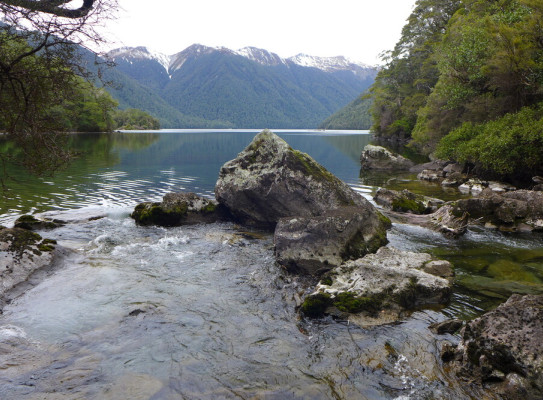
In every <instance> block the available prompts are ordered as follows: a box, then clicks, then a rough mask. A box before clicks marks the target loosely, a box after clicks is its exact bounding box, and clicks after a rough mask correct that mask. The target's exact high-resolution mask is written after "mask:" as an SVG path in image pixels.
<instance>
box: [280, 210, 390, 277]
mask: <svg viewBox="0 0 543 400" xmlns="http://www.w3.org/2000/svg"><path fill="white" fill-rule="evenodd" d="M389 227H390V221H389V220H388V219H387V218H386V217H384V216H383V215H381V214H380V213H378V212H375V211H374V210H373V209H371V208H369V207H360V206H351V207H342V208H340V209H336V210H329V211H326V212H324V213H323V214H322V215H320V216H317V217H292V218H282V219H280V220H279V223H278V224H277V227H276V228H275V235H274V243H275V255H276V257H277V261H278V263H279V264H281V265H282V266H284V267H285V268H286V269H287V270H289V271H290V272H294V273H302V274H308V275H319V274H322V273H323V272H325V271H328V270H329V269H331V268H333V267H337V266H339V265H341V264H342V263H343V262H344V261H346V260H353V259H357V258H359V257H362V256H364V255H366V254H368V253H374V252H375V251H377V249H379V248H380V247H381V246H384V245H385V244H387V238H386V229H388V228H389Z"/></svg>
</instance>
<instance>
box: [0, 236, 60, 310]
mask: <svg viewBox="0 0 543 400" xmlns="http://www.w3.org/2000/svg"><path fill="white" fill-rule="evenodd" d="M55 245H56V242H55V241H54V240H50V239H43V238H42V237H41V236H40V235H38V234H37V233H35V232H31V231H29V230H26V229H21V228H12V229H9V228H4V227H0V309H1V307H2V306H3V303H4V301H5V297H6V294H7V293H8V292H9V291H10V290H11V289H13V288H15V287H16V286H17V285H19V284H21V283H23V282H25V281H26V280H27V279H28V278H29V277H30V276H31V275H32V274H33V273H34V272H35V271H36V270H38V269H41V268H45V267H48V266H50V265H51V264H52V261H53V258H54V251H55Z"/></svg>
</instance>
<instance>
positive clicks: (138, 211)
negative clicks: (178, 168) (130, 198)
mask: <svg viewBox="0 0 543 400" xmlns="http://www.w3.org/2000/svg"><path fill="white" fill-rule="evenodd" d="M225 214H226V213H225V211H224V210H223V209H222V208H221V207H219V205H218V204H217V202H216V201H214V200H210V199H206V198H204V197H200V196H197V195H196V194H194V193H167V194H165V195H164V197H163V198H162V202H156V203H153V202H145V203H140V204H138V205H137V206H136V208H135V209H134V212H133V213H132V214H131V217H132V218H133V219H134V220H135V221H136V223H137V224H138V225H159V226H179V225H190V224H199V223H210V222H216V221H218V220H221V219H224V218H225Z"/></svg>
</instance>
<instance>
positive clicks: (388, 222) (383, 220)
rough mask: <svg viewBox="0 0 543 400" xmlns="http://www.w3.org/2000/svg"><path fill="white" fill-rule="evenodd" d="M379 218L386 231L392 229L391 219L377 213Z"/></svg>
mask: <svg viewBox="0 0 543 400" xmlns="http://www.w3.org/2000/svg"><path fill="white" fill-rule="evenodd" d="M377 218H379V221H381V223H382V224H383V225H384V226H385V228H386V229H389V228H390V227H392V221H391V220H390V218H388V217H387V216H386V215H384V214H382V213H380V212H379V211H377Z"/></svg>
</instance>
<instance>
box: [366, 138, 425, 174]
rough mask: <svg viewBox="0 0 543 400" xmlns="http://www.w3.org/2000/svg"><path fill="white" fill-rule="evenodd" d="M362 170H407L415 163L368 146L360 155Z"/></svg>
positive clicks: (382, 148)
mask: <svg viewBox="0 0 543 400" xmlns="http://www.w3.org/2000/svg"><path fill="white" fill-rule="evenodd" d="M360 164H361V165H362V169H371V170H386V171H388V170H409V168H411V167H413V166H414V165H415V163H414V162H413V161H411V160H409V159H407V158H405V157H403V156H401V155H399V154H395V153H393V152H391V151H390V150H388V149H386V148H384V147H381V146H374V145H371V144H368V145H366V146H365V147H364V150H362V154H361V155H360Z"/></svg>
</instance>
